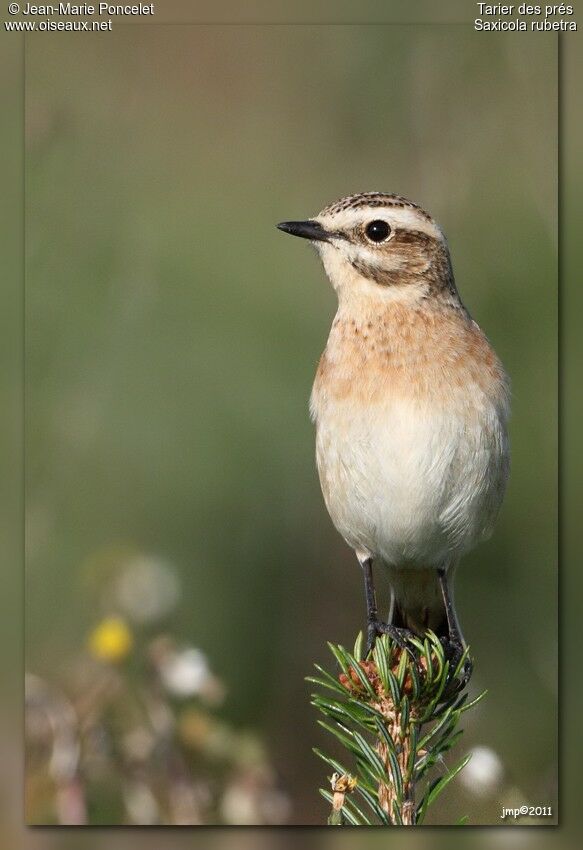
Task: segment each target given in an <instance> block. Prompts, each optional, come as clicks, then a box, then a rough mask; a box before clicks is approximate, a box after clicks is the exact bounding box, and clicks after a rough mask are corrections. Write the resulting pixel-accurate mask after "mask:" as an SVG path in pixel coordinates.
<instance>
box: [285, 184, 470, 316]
mask: <svg viewBox="0 0 583 850" xmlns="http://www.w3.org/2000/svg"><path fill="white" fill-rule="evenodd" d="M277 226H278V227H279V229H280V230H283V231H285V232H286V233H291V234H292V235H293V236H301V237H303V238H304V239H309V240H310V241H311V242H312V244H313V245H314V246H315V247H316V248H317V249H318V252H319V253H320V256H321V258H322V262H323V264H324V268H325V270H326V273H327V275H328V277H329V278H330V281H331V283H332V285H333V287H334V289H336V291H337V293H338V297H339V299H340V300H341V301H352V300H354V299H355V298H362V297H367V296H368V297H371V296H374V297H375V300H376V299H377V298H382V299H383V300H386V301H393V300H399V301H407V302H414V301H418V300H422V299H424V298H427V297H428V296H430V295H437V294H441V295H442V296H443V297H446V298H448V299H449V300H451V299H453V300H458V296H457V291H456V289H455V284H454V281H453V274H452V270H451V263H450V258H449V251H448V248H447V242H446V239H445V236H444V235H443V233H442V231H441V229H440V228H439V226H438V225H437V224H436V223H435V221H434V220H433V219H432V217H431V216H430V215H429V214H428V213H426V212H425V210H423V209H422V208H421V207H419V206H418V205H417V204H414V203H412V201H408V200H407V199H406V198H402V197H401V196H400V195H389V194H385V193H383V192H365V193H362V194H359V195H349V196H348V197H345V198H341V199H340V200H339V201H336V202H334V203H333V204H329V205H328V206H327V207H324V209H323V210H322V211H321V212H320V213H318V215H317V216H315V217H314V218H310V219H308V220H306V221H283V222H281V223H280V224H278V225H277Z"/></svg>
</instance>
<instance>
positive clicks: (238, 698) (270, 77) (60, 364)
mask: <svg viewBox="0 0 583 850" xmlns="http://www.w3.org/2000/svg"><path fill="white" fill-rule="evenodd" d="M556 82H557V80H556V42H555V40H554V39H551V38H545V37H541V36H538V37H529V36H523V37H521V38H516V37H512V36H508V37H496V38H495V39H494V38H488V37H485V36H483V35H480V34H476V33H474V32H473V31H472V30H471V29H470V28H466V27H459V26H416V27H410V26H374V27H368V26H245V27H228V26H193V27H189V26H183V27H178V26H140V27H131V28H130V27H123V26H119V27H118V28H117V29H115V30H114V32H112V33H111V34H108V36H107V38H83V39H78V40H77V39H70V38H67V37H66V36H65V37H61V36H58V35H54V36H51V37H50V38H47V37H42V36H38V37H28V39H27V49H26V137H27V140H26V143H27V153H26V167H27V171H26V305H25V310H26V452H27V469H26V491H27V492H26V502H27V508H26V510H27V523H26V525H27V580H26V581H27V584H26V656H27V666H28V668H29V669H30V670H31V671H32V672H33V673H35V674H37V675H39V676H42V677H43V678H44V679H46V680H50V681H59V680H60V679H62V677H63V676H64V675H65V673H66V671H67V669H68V668H69V667H70V665H71V658H72V657H73V656H74V654H75V653H76V652H77V651H78V649H79V647H80V646H81V645H83V644H84V642H85V641H86V637H87V634H88V633H89V632H90V631H91V629H93V628H94V626H95V625H96V624H97V623H98V622H99V620H100V619H101V617H102V616H104V615H105V614H107V613H109V612H110V610H111V608H112V604H113V603H112V598H111V586H112V580H113V579H112V576H113V577H115V574H116V571H117V570H118V569H119V570H120V571H122V570H123V569H125V565H126V563H127V560H128V558H130V559H131V558H137V557H139V558H143V559H147V560H149V561H150V562H152V561H153V562H155V563H157V564H161V565H164V567H163V568H164V570H166V574H168V575H172V576H174V579H175V582H176V586H177V587H178V588H179V599H177V600H175V603H174V604H173V607H172V609H171V611H169V612H168V613H166V614H165V616H166V620H165V621H164V627H165V628H166V629H167V630H168V632H170V633H172V635H173V636H174V637H175V638H176V640H178V641H181V642H183V643H184V644H187V645H192V646H195V647H198V648H200V649H201V650H202V651H203V652H204V653H205V654H206V656H207V657H208V659H209V663H210V664H211V666H212V668H213V670H214V671H216V673H217V674H218V676H220V678H221V680H222V682H224V684H225V686H226V689H227V694H226V698H225V702H224V705H223V707H222V709H221V712H222V715H223V717H224V718H225V720H226V721H228V722H230V723H232V724H236V725H240V726H242V727H245V728H249V729H253V730H254V731H255V732H256V733H257V734H258V735H259V736H260V737H261V739H262V740H263V741H264V742H265V746H266V749H267V751H268V752H269V755H270V759H271V763H272V765H273V767H274V770H275V772H276V774H277V777H278V783H279V784H280V786H281V788H282V789H284V790H285V793H286V794H287V795H288V797H289V801H290V805H289V811H288V813H287V816H286V819H287V821H288V822H292V823H302V824H317V823H322V822H323V821H324V820H325V817H326V813H327V806H326V804H325V803H324V802H323V801H322V800H321V799H320V798H319V796H318V794H317V787H318V785H319V784H321V783H322V782H323V781H325V780H324V779H323V777H324V775H325V768H324V767H323V765H321V763H320V762H319V761H318V760H317V759H316V758H315V756H313V754H312V752H311V746H312V745H323V744H324V743H325V744H326V745H327V744H328V742H327V741H326V738H325V734H324V733H323V732H322V731H321V730H319V728H318V727H317V726H316V723H315V719H316V718H315V713H314V711H313V709H312V708H311V707H310V706H309V700H308V694H309V687H308V686H307V685H306V683H304V681H303V677H304V676H305V675H307V674H309V673H310V671H311V665H312V662H313V661H318V662H320V663H322V662H327V660H328V659H327V650H326V646H325V643H326V640H333V641H339V642H343V643H345V644H351V642H352V641H353V639H354V636H355V634H356V632H357V631H358V629H359V628H360V627H361V625H362V622H363V614H364V604H363V600H362V587H361V576H360V571H359V569H358V567H357V565H356V562H355V559H354V556H353V554H352V553H351V552H350V551H349V550H348V549H347V547H346V546H345V545H344V543H343V541H342V540H341V539H340V538H339V537H338V535H337V534H336V532H335V531H334V529H333V527H332V525H331V522H330V521H329V519H328V516H327V514H326V511H325V508H324V505H323V502H322V498H321V495H320V490H319V485H318V481H317V476H316V471H315V465H314V460H313V453H314V452H313V432H312V426H311V424H310V422H309V418H308V413H307V399H308V396H309V392H310V388H311V382H312V378H313V373H314V369H315V364H316V362H317V359H318V356H319V354H320V352H321V350H322V348H323V346H324V344H325V340H326V336H327V332H328V328H329V325H330V322H331V319H332V316H333V313H334V307H335V304H334V297H333V293H332V291H331V289H330V287H329V285H328V283H327V282H326V280H325V279H324V274H323V272H322V270H321V268H320V267H319V264H318V262H317V260H316V258H315V256H314V255H313V252H312V251H310V250H309V249H308V248H307V247H306V246H305V245H302V244H298V243H297V242H294V241H292V240H289V239H287V238H285V237H284V236H283V235H282V234H280V233H278V232H277V231H276V229H275V227H274V225H275V223H276V222H277V221H280V220H281V219H286V218H302V217H307V216H309V215H312V214H314V213H316V212H317V211H318V210H319V209H320V208H321V207H322V206H324V204H326V203H327V202H329V201H331V200H333V199H335V198H337V197H340V196H341V195H343V194H346V193H350V192H354V191H363V190H371V189H379V190H383V191H395V192H399V193H401V194H404V195H406V196H408V197H410V198H411V199H412V200H415V201H417V202H419V203H421V204H422V205H423V206H425V207H426V208H427V209H429V211H430V212H431V213H432V214H434V215H435V217H436V218H437V220H438V221H439V222H440V223H441V225H442V226H443V228H444V229H445V231H446V233H447V235H448V238H449V242H450V247H451V251H452V258H453V263H454V270H455V273H456V279H457V283H458V287H459V289H460V292H461V294H462V298H463V299H464V301H465V303H466V305H467V306H468V308H469V310H470V312H471V313H472V314H473V316H474V318H475V319H476V320H477V321H478V322H479V323H480V324H481V325H482V327H483V328H484V329H485V331H486V333H487V334H488V335H489V337H490V339H491V340H492V342H493V344H494V346H495V348H496V349H497V351H498V353H499V354H500V356H501V357H502V359H503V361H504V363H505V365H506V367H507V369H508V371H509V373H510V375H511V378H512V383H513V418H512V424H511V440H512V451H513V454H512V458H513V467H512V475H511V480H510V486H509V491H508V495H507V499H506V502H505V506H504V509H503V512H502V515H501V517H500V521H499V524H498V526H497V530H496V533H495V535H494V537H493V539H492V540H491V541H490V542H489V543H487V544H485V545H483V546H482V547H481V548H480V549H478V550H477V551H476V552H474V553H472V554H471V555H470V556H469V557H468V558H467V559H466V562H465V564H464V565H463V567H462V568H461V569H460V571H459V573H458V579H457V587H456V596H457V598H458V600H459V609H460V616H461V621H462V624H463V627H464V632H465V634H466V637H467V639H468V640H469V642H470V643H471V646H472V649H473V653H474V656H475V661H476V673H475V677H474V681H473V686H472V687H473V689H475V690H476V691H477V690H480V689H482V688H484V687H487V688H488V690H489V694H488V697H487V698H486V700H485V701H484V702H483V704H482V706H481V708H479V709H477V710H476V711H475V712H473V713H470V714H469V715H468V716H467V720H466V734H465V736H464V741H463V745H464V747H465V748H466V749H467V748H472V747H478V746H480V747H487V748H489V749H490V750H492V751H493V752H494V753H495V754H497V756H498V758H499V759H500V761H501V764H502V770H503V773H502V775H503V779H501V780H500V782H499V783H498V784H497V787H496V789H490V791H487V792H484V793H482V794H481V795H477V794H476V793H474V791H472V789H471V788H467V787H465V786H463V785H462V784H461V783H460V784H459V785H456V786H455V787H456V791H453V790H451V789H450V790H449V792H448V793H447V794H446V795H444V798H443V802H442V804H441V805H440V807H439V812H436V813H434V814H433V822H442V823H451V822H453V821H455V820H456V819H457V818H458V817H459V816H460V815H461V814H464V813H466V812H469V813H470V822H471V823H498V822H499V811H500V806H501V805H513V804H517V803H518V804H520V803H522V802H525V803H530V804H532V805H552V806H553V807H555V808H556V805H557V799H556V773H557V696H556V688H557V683H556V668H557V646H556V642H557V641H556V638H557V593H556V547H557V521H556V472H557V469H556V467H557V463H556V422H557V410H556V393H557V379H556V373H557V351H556V345H557V261H556V253H557V238H556V227H557V201H556V184H557V173H556V157H557V142H556V129H557V115H556V110H557V102H556ZM128 553H129V554H128ZM128 675H131V671H130V672H129V673H128ZM474 790H475V789H474ZM107 817H108V812H107V811H105V809H104V810H103V811H100V810H99V806H97V808H96V809H95V811H94V812H93V818H94V822H96V823H99V822H104V820H106V819H107Z"/></svg>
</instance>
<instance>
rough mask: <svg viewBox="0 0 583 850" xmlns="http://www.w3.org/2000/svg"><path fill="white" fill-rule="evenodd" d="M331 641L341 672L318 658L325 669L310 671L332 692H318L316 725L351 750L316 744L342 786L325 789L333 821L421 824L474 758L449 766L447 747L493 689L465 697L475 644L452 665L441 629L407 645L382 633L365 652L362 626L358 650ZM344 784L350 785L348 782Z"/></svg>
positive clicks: (314, 700) (315, 681) (313, 678)
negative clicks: (328, 750) (330, 750)
mask: <svg viewBox="0 0 583 850" xmlns="http://www.w3.org/2000/svg"><path fill="white" fill-rule="evenodd" d="M328 646H329V648H330V651H331V653H332V655H333V656H334V659H335V662H336V665H337V668H336V670H332V671H328V670H325V669H324V668H323V667H321V666H320V665H315V667H316V671H317V673H318V675H317V676H309V677H308V681H309V682H312V683H313V684H315V685H316V686H317V687H318V688H322V689H324V691H325V696H324V695H322V694H319V693H315V694H313V695H312V705H314V706H315V707H316V708H317V710H318V711H319V712H320V713H321V714H322V715H323V719H321V720H318V723H319V725H320V726H321V727H322V728H323V729H325V730H326V731H327V732H328V733H329V734H330V735H331V736H332V737H333V739H334V741H335V743H336V748H337V749H338V748H340V750H341V751H342V752H344V754H345V758H344V759H336V758H335V757H333V756H329V755H327V754H325V753H323V752H322V751H321V750H320V749H318V748H314V753H315V754H316V755H317V756H319V757H320V758H321V759H323V761H324V762H325V763H326V764H327V765H328V766H329V767H331V768H332V769H333V771H334V776H333V777H332V782H333V783H334V782H336V783H337V784H336V787H335V786H334V784H333V787H332V792H330V791H328V790H326V789H320V793H321V795H322V796H323V797H324V799H326V800H327V801H328V803H329V804H330V805H331V807H332V808H331V813H330V815H329V818H328V823H329V824H331V825H336V826H342V825H351V826H366V825H372V824H387V825H389V824H392V825H400V824H405V825H414V824H418V823H422V821H423V820H424V819H425V817H426V814H427V811H428V809H429V808H430V807H431V806H432V805H433V804H434V803H435V801H436V800H437V798H438V797H439V796H440V794H441V793H442V791H443V790H444V789H445V788H446V787H447V786H448V785H449V783H450V782H451V781H452V780H453V779H454V778H455V777H456V776H457V774H458V773H459V772H460V771H461V770H462V769H463V768H464V766H465V765H466V764H467V762H468V760H469V756H466V757H465V758H463V759H461V761H459V762H458V763H457V764H456V765H455V766H454V767H453V768H451V769H448V770H447V772H446V773H445V774H444V773H443V760H442V757H443V753H446V752H448V751H449V750H450V749H451V748H452V747H453V746H455V744H456V743H457V742H458V740H459V738H460V736H461V734H462V730H461V729H460V728H459V722H460V718H461V715H462V713H464V712H465V711H467V710H468V709H469V708H472V707H473V706H474V705H476V704H477V703H478V702H479V701H480V700H481V699H482V698H483V697H484V694H485V692H484V693H482V694H480V695H479V696H478V697H476V698H475V699H473V700H471V701H468V699H467V693H466V692H465V685H464V683H463V681H462V673H463V670H464V665H465V664H466V662H467V661H468V659H469V655H468V650H467V649H466V650H465V651H464V654H463V656H462V658H461V659H460V661H459V662H458V663H456V665H455V669H453V668H452V665H451V664H450V661H449V659H448V658H447V657H446V653H445V650H444V647H443V645H442V643H441V641H440V640H439V638H438V637H437V636H436V635H435V634H434V633H433V632H428V633H427V635H426V636H425V637H424V639H423V640H420V639H419V638H415V637H410V638H408V640H407V650H404V649H402V648H401V647H399V646H398V645H397V644H396V643H395V642H394V641H392V640H391V638H390V637H389V636H388V635H382V637H380V638H378V639H377V641H376V644H375V647H374V649H373V651H372V653H370V654H369V655H368V657H367V658H364V657H363V654H364V641H363V635H362V632H360V633H359V634H358V635H357V638H356V640H355V643H354V650H353V652H352V653H351V652H349V651H347V650H346V649H345V648H344V647H343V646H340V645H336V644H332V643H329V644H328ZM343 762H346V764H343ZM438 766H439V775H438V776H435V770H436V769H438ZM346 782H348V783H349V785H348V786H346V784H344V785H343V784H342V783H346ZM338 783H340V784H338ZM339 788H340V791H339ZM346 788H348V790H346ZM355 798H358V799H359V801H360V804H361V805H358V803H357V802H356V800H355ZM416 801H418V802H416ZM458 823H465V819H464V818H462V819H460V820H459V821H458Z"/></svg>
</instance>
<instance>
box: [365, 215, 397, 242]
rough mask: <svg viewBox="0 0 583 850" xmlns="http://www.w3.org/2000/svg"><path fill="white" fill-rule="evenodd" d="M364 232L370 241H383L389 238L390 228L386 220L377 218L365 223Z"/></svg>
mask: <svg viewBox="0 0 583 850" xmlns="http://www.w3.org/2000/svg"><path fill="white" fill-rule="evenodd" d="M364 232H365V233H366V235H367V237H368V238H369V239H370V241H371V242H384V241H385V239H388V238H389V234H390V232H391V228H390V227H389V225H388V224H387V222H386V221H383V220H382V219H381V218H377V219H375V220H374V221H370V222H369V223H368V224H367V226H366V228H365V231H364Z"/></svg>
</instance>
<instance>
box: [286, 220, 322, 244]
mask: <svg viewBox="0 0 583 850" xmlns="http://www.w3.org/2000/svg"><path fill="white" fill-rule="evenodd" d="M277 227H279V229H280V230H283V231H284V233H291V235H292V236H301V237H302V239H310V240H311V241H312V242H328V239H329V233H328V232H327V231H326V230H324V228H323V227H322V225H321V224H319V223H318V222H317V221H314V220H313V219H308V221H281V222H280V223H279V224H278V225H277Z"/></svg>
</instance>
